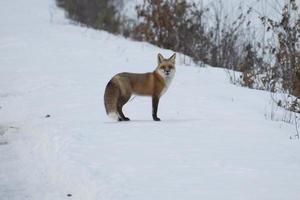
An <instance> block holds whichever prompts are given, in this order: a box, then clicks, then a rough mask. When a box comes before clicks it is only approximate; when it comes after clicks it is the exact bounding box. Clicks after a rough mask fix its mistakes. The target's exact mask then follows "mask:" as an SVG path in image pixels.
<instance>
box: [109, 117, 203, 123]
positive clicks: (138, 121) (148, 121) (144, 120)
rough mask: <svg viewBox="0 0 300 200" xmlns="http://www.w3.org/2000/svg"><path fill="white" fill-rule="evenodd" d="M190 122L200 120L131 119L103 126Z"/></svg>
mask: <svg viewBox="0 0 300 200" xmlns="http://www.w3.org/2000/svg"><path fill="white" fill-rule="evenodd" d="M191 121H201V119H193V118H191V119H162V120H161V121H154V120H152V119H131V120H130V121H121V122H120V121H105V122H104V123H105V124H114V123H120V124H123V123H145V122H146V123H155V124H156V123H157V124H160V123H166V122H167V123H186V122H191Z"/></svg>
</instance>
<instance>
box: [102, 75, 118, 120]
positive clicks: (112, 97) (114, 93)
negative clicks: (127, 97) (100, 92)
mask: <svg viewBox="0 0 300 200" xmlns="http://www.w3.org/2000/svg"><path fill="white" fill-rule="evenodd" d="M119 95H120V87H119V85H118V84H117V83H116V82H115V81H114V80H113V79H112V80H110V81H109V82H108V83H107V85H106V88H105V93H104V106H105V110H106V114H107V115H108V116H109V117H110V118H112V119H114V120H118V118H119V115H118V112H117V103H118V98H119Z"/></svg>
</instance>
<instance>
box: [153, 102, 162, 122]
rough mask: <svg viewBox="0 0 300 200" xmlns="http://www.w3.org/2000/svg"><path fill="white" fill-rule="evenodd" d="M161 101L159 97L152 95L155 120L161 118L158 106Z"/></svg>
mask: <svg viewBox="0 0 300 200" xmlns="http://www.w3.org/2000/svg"><path fill="white" fill-rule="evenodd" d="M158 103H159V97H158V96H153V97H152V117H153V120H154V121H160V119H159V118H158V117H157V107H158Z"/></svg>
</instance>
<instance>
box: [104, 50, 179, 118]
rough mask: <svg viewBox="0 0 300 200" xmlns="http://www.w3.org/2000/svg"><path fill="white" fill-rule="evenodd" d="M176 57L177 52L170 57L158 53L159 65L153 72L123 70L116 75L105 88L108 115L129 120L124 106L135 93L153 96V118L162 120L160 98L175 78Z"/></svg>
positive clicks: (105, 103)
mask: <svg viewBox="0 0 300 200" xmlns="http://www.w3.org/2000/svg"><path fill="white" fill-rule="evenodd" d="M175 59H176V54H175V53H174V54H173V55H172V56H171V57H170V58H168V59H165V58H164V57H163V56H162V55H161V54H158V65H157V67H156V69H155V70H154V71H153V72H148V73H143V74H136V73H127V72H123V73H119V74H117V75H115V76H114V77H113V78H112V79H111V80H110V81H109V82H108V84H107V85H106V88H105V93H104V105H105V109H106V113H107V115H108V116H109V117H111V118H113V119H116V120H118V121H129V120H130V119H129V118H128V117H125V115H124V113H123V111H122V108H123V106H124V105H125V104H126V103H127V102H128V100H129V99H130V97H131V95H132V94H135V95H143V96H151V97H152V117H153V120H155V121H160V119H159V118H158V117H157V108H158V103H159V98H160V97H161V96H162V95H163V94H164V93H165V92H166V91H167V89H168V87H169V85H170V83H171V81H172V79H173V78H174V75H175V71H176V69H175Z"/></svg>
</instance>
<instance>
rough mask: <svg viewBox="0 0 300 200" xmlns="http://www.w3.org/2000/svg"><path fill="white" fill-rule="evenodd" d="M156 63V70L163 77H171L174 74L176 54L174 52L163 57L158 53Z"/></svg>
mask: <svg viewBox="0 0 300 200" xmlns="http://www.w3.org/2000/svg"><path fill="white" fill-rule="evenodd" d="M157 57H158V65H157V68H156V71H157V72H158V73H159V74H160V75H161V76H162V77H163V78H167V79H168V78H173V77H174V75H175V71H176V69H175V60H176V54H175V53H174V54H173V55H172V56H171V57H170V58H167V59H165V58H164V57H163V56H162V55H161V54H160V53H159V54H158V56H157Z"/></svg>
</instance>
